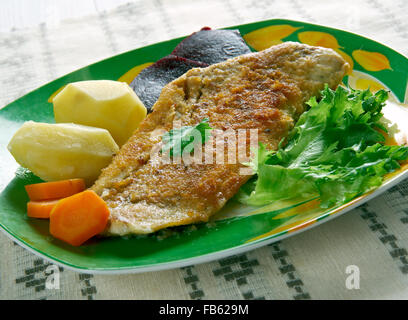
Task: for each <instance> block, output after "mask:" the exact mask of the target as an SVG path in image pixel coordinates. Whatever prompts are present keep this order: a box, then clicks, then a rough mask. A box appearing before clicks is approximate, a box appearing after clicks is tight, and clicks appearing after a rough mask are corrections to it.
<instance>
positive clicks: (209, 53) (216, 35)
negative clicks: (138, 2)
mask: <svg viewBox="0 0 408 320" xmlns="http://www.w3.org/2000/svg"><path fill="white" fill-rule="evenodd" d="M250 52H251V50H250V49H249V47H248V46H247V45H246V43H245V41H244V39H242V37H241V34H240V32H239V31H238V30H211V29H210V28H208V27H205V28H202V29H201V30H200V31H197V32H194V33H193V34H191V35H190V36H189V37H187V38H185V39H184V40H183V41H181V42H180V43H179V44H178V45H177V47H176V48H175V49H174V50H173V52H172V54H173V55H176V56H179V57H184V58H187V59H190V60H195V61H201V62H204V63H208V64H214V63H218V62H222V61H225V60H227V59H230V58H233V57H236V56H240V55H242V54H245V53H250Z"/></svg>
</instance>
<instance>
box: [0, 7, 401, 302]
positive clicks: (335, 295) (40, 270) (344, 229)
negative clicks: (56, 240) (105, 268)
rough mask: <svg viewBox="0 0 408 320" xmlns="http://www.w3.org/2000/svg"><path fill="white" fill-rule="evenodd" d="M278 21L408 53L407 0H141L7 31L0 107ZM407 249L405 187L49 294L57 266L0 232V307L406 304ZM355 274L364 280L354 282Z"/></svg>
mask: <svg viewBox="0 0 408 320" xmlns="http://www.w3.org/2000/svg"><path fill="white" fill-rule="evenodd" d="M0 10H1V6H0ZM273 18H284V19H293V20H301V21H306V22H311V23H317V24H323V25H326V26H331V27H335V28H340V29H343V30H347V31H351V32H355V33H358V34H361V35H364V36H367V37H369V38H371V39H374V40H377V41H379V42H381V43H383V44H386V45H388V46H390V47H392V48H393V49H395V50H397V51H399V52H400V53H402V54H405V55H407V54H408V46H407V43H408V3H407V2H406V1H404V0H399V1H385V0H384V1H378V0H365V1H355V0H342V1H312V0H305V1H300V0H288V1H278V0H275V1H270V0H222V1H214V0H195V1H188V0H172V1H165V0H154V1H142V0H139V1H132V2H130V3H128V4H124V5H120V6H119V7H117V8H114V9H112V10H109V11H102V10H100V11H98V12H97V13H96V14H93V15H88V16H85V17H80V18H71V19H68V20H63V21H59V22H58V23H53V24H52V25H48V24H47V23H42V24H40V25H38V26H35V27H33V28H21V29H20V28H18V26H16V27H15V28H13V29H12V30H10V31H9V32H2V33H0V83H1V85H0V106H4V105H6V104H7V103H9V102H11V101H13V100H14V99H16V98H18V97H20V96H22V95H24V94H25V93H27V92H29V91H30V90H32V89H35V88H37V87H38V86H40V85H42V84H45V83H46V82H48V81H50V80H53V79H55V78H57V77H59V76H61V75H64V74H65V73H68V72H70V71H72V70H75V69H77V68H80V67H83V66H85V65H87V64H90V63H93V62H96V61H98V60H101V59H103V58H107V57H109V56H112V55H115V54H118V53H121V52H125V51H127V50H131V49H135V48H138V47H141V46H144V45H147V44H151V43H155V42H158V41H162V40H166V39H170V38H174V37H178V36H183V35H187V34H190V33H191V32H193V31H196V30H198V29H200V28H201V27H203V26H211V27H213V28H218V27H226V26H231V25H237V24H243V23H249V22H254V21H259V20H266V19H273ZM407 248H408V180H406V181H403V182H402V183H400V184H399V185H397V186H396V187H394V188H392V189H391V190H389V191H387V192H385V193H384V194H382V195H381V196H379V197H377V198H375V199H373V200H371V201H369V202H368V203H367V204H365V205H363V206H361V207H359V208H357V209H354V210H352V211H351V212H348V213H347V214H345V215H343V216H340V217H338V218H336V219H334V220H331V221H328V222H326V223H323V224H322V225H320V226H318V227H315V228H312V229H310V230H307V231H305V232H303V233H300V234H298V235H296V236H293V237H290V238H287V239H285V240H283V241H280V242H278V243H273V244H271V245H268V246H265V247H262V248H260V249H256V250H253V251H250V252H247V253H244V254H240V255H235V256H231V257H228V258H225V259H221V260H216V261H212V262H209V263H203V264H199V265H193V266H189V267H185V268H178V269H173V270H167V271H159V272H148V273H142V274H130V275H90V274H84V273H78V272H75V271H71V270H68V269H64V268H60V286H59V289H47V288H46V286H45V282H46V277H47V273H46V270H47V268H48V266H49V265H50V263H49V262H47V261H45V260H43V259H41V258H39V257H37V256H35V255H34V254H32V253H30V252H29V251H27V250H26V249H24V248H22V247H20V246H19V245H17V244H15V243H14V242H13V241H12V240H10V239H9V238H7V237H6V236H5V235H4V234H3V233H0V299H407V298H408V251H407ZM356 268H358V269H356ZM356 270H357V271H359V279H357V278H353V279H354V280H355V281H357V280H359V281H358V284H357V285H356V283H354V285H352V286H350V283H348V281H349V282H350V278H349V276H350V275H352V273H353V272H356ZM355 275H356V274H354V276H355Z"/></svg>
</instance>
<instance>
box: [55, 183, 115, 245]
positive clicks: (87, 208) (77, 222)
mask: <svg viewBox="0 0 408 320" xmlns="http://www.w3.org/2000/svg"><path fill="white" fill-rule="evenodd" d="M108 218H109V208H108V206H107V205H106V203H105V201H104V200H103V199H102V198H100V197H99V196H98V195H97V194H96V193H95V192H93V191H92V190H86V191H83V192H80V193H77V194H75V195H73V196H70V197H68V198H64V199H61V200H59V201H58V203H57V204H56V205H55V207H54V209H52V211H51V214H50V233H51V234H52V235H53V236H54V237H55V238H58V239H60V240H62V241H65V242H67V243H69V244H71V245H73V246H80V245H81V244H83V243H84V242H85V241H87V240H88V239H90V238H92V237H93V236H95V235H97V234H99V233H101V232H102V231H103V230H104V229H105V227H106V225H107V223H108Z"/></svg>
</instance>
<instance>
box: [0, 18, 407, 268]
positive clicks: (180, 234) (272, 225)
mask: <svg viewBox="0 0 408 320" xmlns="http://www.w3.org/2000/svg"><path fill="white" fill-rule="evenodd" d="M234 28H236V29H239V30H240V32H241V34H242V35H243V36H244V38H245V40H246V41H247V43H248V44H249V45H250V46H251V48H252V49H253V51H256V50H262V49H264V48H267V47H269V46H271V45H274V44H278V43H280V42H283V41H300V42H303V43H308V44H312V45H320V46H325V47H330V48H333V49H334V50H336V51H337V52H338V53H340V54H341V55H342V56H343V57H344V58H345V59H347V61H349V63H351V64H353V66H354V69H353V72H352V73H350V74H349V75H347V76H346V77H345V79H344V82H345V83H346V84H347V83H348V84H349V85H350V86H352V87H355V88H359V89H363V88H367V87H368V86H369V87H370V89H372V90H377V89H378V88H386V89H388V90H390V91H391V101H392V102H393V103H391V104H390V105H387V107H386V108H385V111H387V112H385V115H386V117H387V118H389V119H391V121H393V122H395V121H396V122H398V121H400V120H401V118H402V119H404V117H405V116H406V114H405V113H406V110H405V109H404V108H405V107H404V105H403V104H401V103H406V102H407V99H408V94H407V74H408V59H407V58H405V57H404V56H402V55H401V54H399V53H397V52H395V51H393V50H392V49H390V48H388V47H386V46H384V45H381V44H379V43H377V42H374V41H372V40H369V39H366V38H363V37H361V36H358V35H355V34H352V33H348V32H345V31H341V30H336V29H331V28H327V27H323V26H318V25H312V24H308V23H303V22H297V21H289V20H269V21H262V22H257V23H252V24H246V25H241V26H235V27H231V28H229V29H234ZM181 39H182V38H178V39H173V40H170V41H166V42H161V43H157V44H154V45H150V46H147V47H143V48H139V49H136V50H133V51H129V52H126V53H123V54H120V55H117V56H114V57H112V58H109V59H106V60H103V61H100V62H98V63H95V64H92V65H90V66H88V67H85V68H82V69H80V70H77V71H75V72H73V73H70V74H68V75H66V76H64V77H61V78H59V79H57V80H55V81H53V82H51V83H48V84H46V85H44V86H42V87H41V88H38V89H37V90H35V91H32V92H30V93H29V94H27V95H25V96H24V97H22V98H20V99H18V100H16V101H14V102H13V103H11V104H9V105H7V106H6V107H5V108H3V109H1V110H0V176H1V181H0V192H1V194H0V226H1V229H2V230H3V231H4V232H5V233H6V234H7V235H8V236H10V238H12V239H13V240H14V241H16V242H18V243H19V244H20V245H22V246H23V247H25V248H27V249H29V250H30V251H32V252H34V253H35V254H37V255H39V256H41V257H43V258H46V259H48V260H50V261H52V262H54V263H57V264H60V265H62V266H64V267H68V268H71V269H76V270H80V271H83V272H92V273H98V272H99V273H120V272H122V273H130V272H142V271H152V270H161V269H168V268H175V267H181V266H185V265H190V264H196V263H201V262H206V261H210V260H214V259H217V258H221V257H225V256H228V255H232V254H237V253H240V252H244V251H247V250H251V249H254V248H256V247H260V246H263V245H266V244H268V243H271V242H274V241H278V240H281V239H282V238H285V237H288V236H291V235H293V234H296V233H297V232H300V231H304V230H306V229H308V228H311V227H313V226H315V225H318V224H319V223H322V222H325V221H328V220H330V219H331V218H333V217H337V216H339V215H340V214H342V213H345V212H346V211H349V210H350V209H352V208H354V207H356V206H357V205H360V204H362V203H363V202H365V201H367V200H369V199H370V198H372V197H374V196H376V195H378V194H379V193H381V192H383V191H384V190H386V189H387V188H389V187H391V186H393V185H395V184H396V183H398V182H399V181H401V180H402V179H403V178H406V177H407V176H408V175H407V173H408V170H407V166H406V165H404V166H402V168H401V169H399V170H398V172H394V173H393V174H391V175H389V176H388V177H387V178H386V180H385V182H384V184H383V185H382V186H381V187H380V188H378V189H376V190H375V191H373V192H371V193H369V194H366V195H363V196H362V197H360V198H357V199H354V200H353V201H351V202H350V203H347V204H346V205H343V206H341V207H338V208H331V209H329V210H327V209H325V210H323V209H320V207H319V206H318V202H317V201H316V200H310V201H306V202H300V203H297V202H296V201H292V202H278V203H274V204H273V205H269V206H266V207H261V208H253V207H252V208H251V207H245V206H242V205H240V204H238V203H234V202H233V201H230V202H229V203H228V204H227V205H226V207H225V208H224V209H223V210H222V211H221V212H219V213H218V214H217V215H216V216H215V217H214V218H213V219H212V221H211V222H210V223H206V224H198V225H195V226H194V227H191V226H190V227H180V228H176V229H175V230H172V231H171V232H159V233H157V234H153V235H150V236H143V237H129V238H108V239H93V240H91V241H88V242H87V243H86V244H84V245H82V246H80V247H72V246H70V245H67V244H64V243H63V242H61V241H59V240H57V239H54V238H53V237H51V236H50V234H49V231H48V221H44V220H36V219H30V218H28V217H27V215H26V203H27V201H28V197H27V194H26V192H25V190H24V185H26V184H30V183H35V182H39V181H40V179H39V178H37V177H35V176H34V175H33V174H32V173H30V172H29V171H27V170H25V169H23V168H19V167H18V165H17V164H16V162H15V161H14V159H13V158H12V156H11V155H10V154H9V152H8V151H7V149H6V146H7V144H8V142H9V140H10V138H11V137H12V135H13V133H14V132H15V131H16V130H17V129H18V128H19V127H20V126H21V125H22V123H23V122H24V121H27V120H34V121H40V122H54V117H53V110H52V104H51V103H49V102H48V100H49V99H50V97H51V96H52V95H53V94H55V92H57V91H58V90H59V89H60V88H62V87H63V86H64V85H65V84H67V83H70V82H73V81H79V80H88V79H112V80H118V79H120V80H121V81H130V79H132V78H133V77H134V76H135V74H137V72H138V71H140V70H141V69H142V68H143V67H145V66H146V65H147V63H151V62H154V61H156V60H158V59H160V58H161V57H163V56H165V55H167V54H169V53H170V52H171V51H172V50H173V48H174V47H175V46H176V45H177V44H178V43H179V42H180V40H181ZM401 114H402V116H401ZM405 119H408V118H405ZM406 122H407V123H408V121H406ZM399 126H400V127H403V125H401V124H400V125H399ZM405 138H406V136H405ZM403 139H404V135H400V136H395V137H391V138H390V143H395V142H397V143H404V142H405V141H404V140H403Z"/></svg>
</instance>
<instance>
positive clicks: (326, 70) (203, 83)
mask: <svg viewBox="0 0 408 320" xmlns="http://www.w3.org/2000/svg"><path fill="white" fill-rule="evenodd" d="M347 68H348V65H347V63H346V62H345V61H344V60H343V59H342V58H341V57H340V56H339V55H338V54H337V53H335V52H334V51H333V50H331V49H325V48H320V47H311V46H308V45H304V44H299V43H292V42H287V43H284V44H281V45H277V46H274V47H271V48H269V49H266V50H264V51H262V52H258V53H251V54H247V55H243V56H240V57H236V58H233V59H230V60H227V61H225V62H222V63H219V64H215V65H212V66H210V67H207V68H197V69H192V70H190V71H188V72H187V73H186V74H184V75H183V76H181V77H180V78H178V79H176V80H174V81H173V82H171V83H169V84H168V85H167V86H165V87H164V88H163V91H162V93H161V95H160V98H159V99H158V101H157V102H156V104H155V105H154V111H153V112H152V113H151V114H149V115H148V116H147V118H146V119H145V120H144V121H143V122H142V124H141V126H140V127H139V129H138V130H137V131H136V132H135V133H134V135H133V136H132V137H131V138H130V139H129V141H128V142H127V143H126V144H125V145H124V146H123V147H122V148H121V150H120V152H119V153H118V155H117V156H115V158H114V159H113V161H112V163H111V165H109V166H108V167H107V168H106V169H104V170H103V172H102V174H101V176H100V177H99V179H98V180H97V181H96V182H95V185H94V186H93V187H92V189H93V190H94V191H95V192H97V193H98V194H99V195H101V196H102V198H103V199H104V200H105V201H106V202H107V204H108V206H109V207H110V208H111V217H110V223H109V226H108V229H107V234H112V235H124V234H131V233H134V234H139V233H150V232H154V231H156V230H159V229H162V228H165V227H168V226H175V225H183V224H189V223H194V222H201V221H207V220H208V218H209V217H210V216H211V215H212V214H214V213H215V212H216V211H218V210H219V209H220V208H221V207H222V206H223V205H224V204H225V202H226V201H227V200H228V199H230V198H231V197H232V196H233V195H234V194H235V193H236V192H237V191H238V190H239V188H240V187H241V186H242V184H244V183H245V182H246V181H247V180H248V178H249V176H246V175H241V174H240V173H239V170H240V168H242V167H243V166H242V165H241V164H188V165H186V164H184V163H181V164H163V163H160V162H158V161H154V160H153V159H151V158H150V153H151V149H152V148H153V147H154V146H155V145H157V143H159V142H160V141H161V135H160V131H162V132H163V131H168V130H170V129H172V125H173V121H174V120H177V121H179V122H180V124H181V125H182V126H188V125H191V126H192V125H196V124H197V123H199V122H200V121H201V120H202V119H204V118H209V123H210V125H211V127H212V128H216V129H219V130H222V131H226V130H228V129H233V130H236V129H257V130H258V134H259V138H258V139H259V141H260V142H263V143H264V144H266V145H267V147H268V148H270V149H276V148H277V146H278V143H279V141H280V140H281V139H282V138H284V137H286V136H287V134H288V132H289V130H290V129H291V128H293V125H294V121H295V120H296V119H297V118H298V116H299V115H300V114H301V113H302V112H303V110H304V103H305V102H306V101H307V100H308V99H309V98H310V97H311V96H314V95H317V94H318V93H319V91H320V90H321V89H322V88H323V86H324V84H325V83H328V84H329V86H330V87H335V86H337V85H338V84H339V83H340V81H341V80H342V78H343V76H344V75H345V74H346V72H347ZM247 151H248V150H247Z"/></svg>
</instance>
